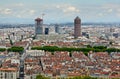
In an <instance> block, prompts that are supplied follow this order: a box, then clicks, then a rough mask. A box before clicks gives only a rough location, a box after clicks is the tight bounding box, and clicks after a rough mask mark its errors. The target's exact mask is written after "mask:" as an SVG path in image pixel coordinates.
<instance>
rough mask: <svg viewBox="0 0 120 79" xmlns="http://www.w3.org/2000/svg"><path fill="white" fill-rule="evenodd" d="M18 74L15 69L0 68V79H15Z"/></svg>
mask: <svg viewBox="0 0 120 79" xmlns="http://www.w3.org/2000/svg"><path fill="white" fill-rule="evenodd" d="M18 77H19V72H18V70H17V69H16V68H0V79H17V78H18Z"/></svg>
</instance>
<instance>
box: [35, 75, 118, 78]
mask: <svg viewBox="0 0 120 79" xmlns="http://www.w3.org/2000/svg"><path fill="white" fill-rule="evenodd" d="M36 79H51V78H48V77H44V76H42V75H37V76H36ZM57 79H107V78H97V77H90V76H76V77H70V78H57ZM114 79H119V78H114Z"/></svg>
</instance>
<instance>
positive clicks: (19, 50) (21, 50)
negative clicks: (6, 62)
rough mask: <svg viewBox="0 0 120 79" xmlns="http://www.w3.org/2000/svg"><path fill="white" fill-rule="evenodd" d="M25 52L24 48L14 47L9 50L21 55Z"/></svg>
mask: <svg viewBox="0 0 120 79" xmlns="http://www.w3.org/2000/svg"><path fill="white" fill-rule="evenodd" d="M23 51H24V48H23V47H16V46H13V47H11V48H8V52H19V53H22V52H23Z"/></svg>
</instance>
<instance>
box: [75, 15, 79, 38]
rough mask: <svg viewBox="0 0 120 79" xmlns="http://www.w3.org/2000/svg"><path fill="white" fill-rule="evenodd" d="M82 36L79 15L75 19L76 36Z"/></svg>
mask: <svg viewBox="0 0 120 79" xmlns="http://www.w3.org/2000/svg"><path fill="white" fill-rule="evenodd" d="M79 36H81V19H80V18H79V17H78V16H77V17H76V18H75V19H74V38H78V37H79Z"/></svg>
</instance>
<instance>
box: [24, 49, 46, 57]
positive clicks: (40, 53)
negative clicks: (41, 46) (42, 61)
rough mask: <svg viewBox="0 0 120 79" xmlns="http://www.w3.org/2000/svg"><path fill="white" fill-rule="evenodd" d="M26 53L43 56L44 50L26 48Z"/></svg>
mask: <svg viewBox="0 0 120 79" xmlns="http://www.w3.org/2000/svg"><path fill="white" fill-rule="evenodd" d="M26 54H27V55H30V56H44V55H45V52H44V51H43V50H26Z"/></svg>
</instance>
